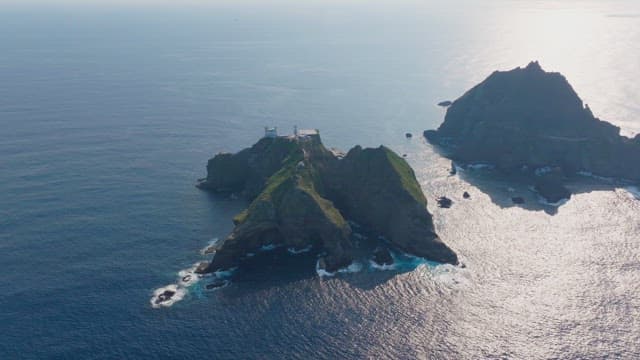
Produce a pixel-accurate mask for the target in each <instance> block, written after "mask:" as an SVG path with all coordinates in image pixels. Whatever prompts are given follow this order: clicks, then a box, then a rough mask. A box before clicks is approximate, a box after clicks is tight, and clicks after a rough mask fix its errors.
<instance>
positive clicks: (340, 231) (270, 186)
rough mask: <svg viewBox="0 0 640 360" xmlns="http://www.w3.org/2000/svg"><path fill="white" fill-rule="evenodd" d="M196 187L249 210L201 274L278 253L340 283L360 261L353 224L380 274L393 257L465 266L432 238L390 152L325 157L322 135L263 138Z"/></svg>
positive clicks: (213, 167)
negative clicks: (341, 274) (340, 274)
mask: <svg viewBox="0 0 640 360" xmlns="http://www.w3.org/2000/svg"><path fill="white" fill-rule="evenodd" d="M198 187H200V188H201V189H205V190H209V191H213V192H217V193H233V194H238V195H240V196H242V197H244V198H246V199H248V200H249V201H250V205H249V206H248V208H247V209H245V210H244V211H242V212H241V213H240V214H238V215H237V216H236V217H235V218H234V219H233V222H234V223H235V228H234V230H233V231H232V233H231V234H230V235H229V236H228V237H227V238H226V239H224V240H223V241H221V242H219V243H216V244H215V246H213V247H212V248H210V249H209V250H208V252H209V253H213V254H214V256H213V259H212V260H211V262H210V263H209V264H208V265H207V266H201V267H199V268H198V269H197V272H199V273H209V272H216V271H219V270H224V269H230V268H233V267H236V266H238V265H240V263H241V262H242V260H243V258H245V257H246V256H248V254H254V253H256V252H258V251H260V250H261V249H262V250H265V249H271V248H274V247H280V246H285V247H287V248H288V249H289V252H290V253H292V254H295V253H298V252H306V251H313V252H315V253H316V254H317V255H318V261H317V266H318V269H319V271H320V270H321V271H323V272H328V273H333V272H335V271H337V270H338V269H341V268H344V267H347V266H349V265H350V264H351V263H352V261H353V260H354V258H355V257H356V256H359V254H361V253H362V251H363V246H362V244H361V243H362V241H363V240H362V238H363V237H362V236H356V235H358V234H355V233H354V231H353V227H354V226H356V224H357V226H358V227H361V228H362V229H363V232H366V233H368V234H371V235H372V236H368V237H367V238H368V239H370V240H369V241H373V242H374V243H372V244H368V247H367V246H364V248H365V249H370V253H369V255H368V256H369V259H371V260H372V261H374V262H376V263H378V264H379V265H384V266H386V265H389V264H390V263H392V261H393V260H392V257H391V255H390V253H389V250H394V251H400V252H403V253H408V254H411V255H414V256H418V257H422V258H425V259H427V260H431V261H436V262H441V263H450V264H457V263H458V257H457V255H456V253H455V252H454V251H453V250H451V249H450V248H449V247H448V246H447V245H445V244H444V243H443V242H442V241H441V240H440V239H439V238H438V235H437V234H436V233H435V231H434V226H433V221H432V217H431V214H429V212H428V211H427V208H426V206H427V200H426V199H425V197H424V195H423V193H422V190H421V189H420V185H419V184H418V182H417V181H416V178H415V174H414V172H413V170H412V169H411V167H410V166H409V164H407V162H406V161H405V160H404V159H403V158H401V157H400V156H398V155H397V154H396V153H394V152H393V151H391V150H390V149H388V148H387V147H384V146H380V147H378V148H367V149H363V148H362V147H360V146H356V147H354V148H352V149H351V150H350V151H349V152H348V153H347V154H346V155H345V154H341V153H338V152H335V151H330V150H328V149H327V148H325V147H324V145H323V144H322V141H321V140H320V135H319V132H318V131H317V130H298V129H295V130H294V134H293V135H288V136H279V135H278V134H277V131H276V129H275V128H271V129H265V136H264V137H263V138H262V139H260V140H259V141H258V142H257V143H256V144H254V145H253V146H252V147H250V148H247V149H244V150H242V151H240V152H238V153H235V154H228V153H221V154H218V155H216V156H215V157H214V158H212V159H211V160H209V162H208V164H207V177H206V178H204V179H201V180H199V183H198ZM357 254H358V255H357Z"/></svg>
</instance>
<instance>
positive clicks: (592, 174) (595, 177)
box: [577, 171, 615, 182]
mask: <svg viewBox="0 0 640 360" xmlns="http://www.w3.org/2000/svg"><path fill="white" fill-rule="evenodd" d="M577 174H578V175H580V176H585V177H590V178H592V179H596V180H600V181H605V182H614V181H615V179H614V178H610V177H605V176H599V175H595V174H594V173H592V172H590V171H578V172H577Z"/></svg>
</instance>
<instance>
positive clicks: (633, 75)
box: [0, 1, 640, 359]
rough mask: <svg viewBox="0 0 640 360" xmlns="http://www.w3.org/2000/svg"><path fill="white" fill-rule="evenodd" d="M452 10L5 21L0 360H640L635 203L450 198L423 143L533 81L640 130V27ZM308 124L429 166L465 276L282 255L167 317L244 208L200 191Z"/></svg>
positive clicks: (438, 214)
mask: <svg viewBox="0 0 640 360" xmlns="http://www.w3.org/2000/svg"><path fill="white" fill-rule="evenodd" d="M447 4H448V5H447V6H446V7H445V6H443V5H425V4H418V3H411V2H405V3H402V4H398V3H396V4H390V3H381V2H346V3H342V4H339V3H324V4H322V3H320V2H317V3H305V4H304V5H301V4H299V3H298V2H296V4H294V3H293V2H292V3H278V4H272V5H271V6H266V5H258V4H253V3H245V2H241V3H238V4H231V3H224V4H220V5H212V6H209V7H189V6H187V7H184V8H174V9H169V8H163V7H157V8H133V7H131V8H118V7H88V6H87V7H66V8H63V7H51V8H39V9H37V10H36V9H35V8H25V7H6V8H5V9H4V10H5V11H3V12H1V13H0V48H1V49H2V51H0V84H1V85H0V129H1V130H0V155H1V156H0V189H1V190H2V191H0V264H2V271H3V274H2V276H1V277H0V286H1V287H2V289H3V290H2V292H3V294H2V296H1V297H0V323H1V324H2V326H1V327H0V329H1V330H0V334H1V336H0V354H2V356H0V357H1V358H6V359H14V358H34V359H35V358H69V359H71V358H81V359H90V358H96V359H113V358H117V359H121V358H200V357H206V358H265V357H274V358H310V357H312V358H363V357H364V358H367V357H368V358H414V357H415V358H443V359H445V358H450V359H477V358H518V359H544V358H562V359H585V358H626V359H635V358H639V357H640V297H638V294H639V293H640V236H639V234H640V217H639V216H638V215H640V203H639V202H638V200H637V199H636V198H634V196H633V195H632V194H631V193H630V192H629V191H627V190H625V189H624V188H623V187H616V186H611V185H607V184H592V183H589V182H587V180H585V182H584V183H583V182H576V183H575V184H571V187H572V188H573V189H574V190H575V191H576V193H577V194H576V195H575V196H574V197H572V199H571V200H570V201H569V202H568V203H566V204H564V205H563V206H561V207H560V208H558V209H553V208H548V207H543V206H542V205H539V204H538V203H537V200H536V198H535V196H534V194H532V193H531V192H530V191H529V190H528V188H527V185H526V184H519V183H517V182H513V181H508V180H499V179H497V178H496V177H495V174H493V173H492V172H491V171H490V170H476V171H473V170H467V171H462V172H460V173H459V174H458V176H453V177H452V176H449V174H448V168H449V161H448V160H446V159H444V158H442V157H441V156H439V155H438V154H436V153H435V152H434V150H433V148H432V147H431V146H429V145H427V144H425V143H424V141H423V140H422V138H421V136H419V134H420V133H421V132H422V130H424V129H428V128H435V127H437V126H438V125H439V123H440V122H441V121H442V117H443V111H442V109H440V108H438V107H437V106H435V103H437V102H438V101H440V100H445V99H453V98H455V97H457V96H459V95H461V94H462V93H463V92H464V91H465V90H466V89H468V88H469V87H470V86H472V85H474V84H475V83H477V82H479V81H481V80H482V79H483V78H484V77H486V76H487V75H488V74H490V73H491V71H493V70H495V69H509V68H513V67H516V66H519V65H525V64H526V63H527V62H528V61H530V60H534V59H537V60H539V61H540V62H541V64H542V66H543V67H544V68H545V69H547V70H554V71H561V72H562V73H564V74H565V75H566V76H567V77H568V79H569V80H570V82H571V83H572V84H573V86H574V88H575V89H576V90H577V91H578V93H579V94H580V95H581V96H582V98H583V99H584V100H585V102H587V103H589V105H590V107H591V109H592V110H593V111H594V113H595V114H596V115H598V116H600V117H601V118H603V119H606V120H608V121H611V122H613V123H615V124H617V125H619V126H621V128H622V130H623V133H625V134H635V133H637V132H638V131H640V121H639V120H638V117H639V116H640V107H639V105H638V104H640V102H639V101H638V100H639V99H638V94H640V82H638V81H637V79H638V78H639V77H640V53H639V51H640V50H639V48H638V46H637V44H639V43H640V5H638V2H636V1H607V2H599V1H598V2H597V1H563V2H552V1H535V2H529V1H526V2H525V1H483V2H480V1H478V2H471V1H466V2H465V1H454V2H449V3H447ZM294 124H297V125H299V126H300V127H314V128H320V129H321V132H322V136H323V139H324V142H325V143H326V144H327V145H329V146H336V147H340V148H343V149H348V148H349V147H351V146H353V145H355V144H361V145H366V146H377V145H379V144H386V145H388V146H390V147H392V148H393V149H395V150H396V151H398V152H399V153H402V154H407V159H408V161H409V162H410V163H411V165H412V166H413V167H414V169H415V170H416V174H417V177H418V179H419V181H420V183H421V184H422V186H423V189H424V192H425V194H426V196H427V198H428V199H429V201H430V203H429V209H430V211H431V212H432V213H433V214H434V219H435V223H436V226H437V231H438V233H439V234H440V236H441V238H442V239H444V241H446V242H447V243H448V244H449V245H450V246H451V247H452V248H453V249H455V250H456V251H457V252H458V254H459V255H460V257H461V259H462V261H463V262H464V263H465V265H466V268H464V269H460V268H451V267H447V266H436V267H433V266H427V265H420V266H418V267H417V268H415V269H414V270H412V271H403V272H398V271H395V272H394V271H372V270H370V269H369V268H368V267H366V266H365V267H363V270H362V271H360V272H358V273H346V274H340V275H338V276H336V277H335V278H331V279H319V278H318V277H317V276H316V275H315V272H314V269H313V259H312V258H305V256H304V255H301V256H300V257H296V258H289V257H284V256H280V255H278V256H279V260H280V262H279V263H278V262H275V263H274V262H271V263H269V262H263V263H261V262H257V263H254V264H253V265H251V266H249V268H248V269H247V271H245V272H243V273H241V274H238V278H237V279H236V280H235V281H234V283H233V284H232V285H230V286H228V287H226V288H224V289H222V290H219V291H213V292H211V291H205V290H203V286H202V285H203V284H202V282H201V283H198V284H196V285H193V286H192V287H190V288H189V289H188V291H187V292H186V294H185V297H184V299H183V300H182V301H180V302H177V303H176V304H175V305H173V306H172V307H169V308H161V309H154V308H152V307H151V305H150V304H149V299H150V298H151V296H152V293H153V291H154V290H155V289H157V288H159V287H162V286H165V285H168V284H171V283H175V282H176V279H177V276H178V272H179V271H180V270H182V269H185V268H188V267H190V266H192V265H193V264H194V263H195V262H197V261H199V260H201V259H203V256H202V255H201V254H200V249H202V248H203V247H204V246H205V245H206V244H207V243H208V242H209V241H210V240H211V239H212V238H216V237H224V236H225V235H226V234H228V232H229V231H230V230H231V228H232V223H231V218H232V216H233V215H234V214H236V213H237V212H239V211H240V210H241V209H242V208H243V207H244V206H245V203H244V202H243V201H241V200H232V199H228V198H224V197H214V196H211V195H209V194H206V193H203V192H200V191H198V190H197V189H196V188H195V187H193V184H194V181H195V179H197V178H199V177H202V176H203V175H204V173H205V169H204V166H205V163H206V160H207V159H208V158H209V157H210V156H211V155H212V154H214V153H215V152H217V151H220V150H228V151H236V150H238V149H240V148H242V147H245V146H248V145H250V144H252V143H253V142H254V141H255V140H256V139H257V138H258V137H259V136H260V135H261V131H262V130H261V129H262V127H263V126H265V125H276V126H279V127H280V129H281V130H283V129H289V128H290V127H292V126H293V125H294ZM407 131H410V132H413V133H414V134H415V135H416V136H414V137H413V139H412V140H406V139H405V138H404V133H405V132H407ZM463 191H469V192H470V194H471V199H470V200H464V199H462V193H463ZM440 195H447V196H449V197H451V198H452V199H453V200H454V205H453V207H452V208H450V209H440V208H437V207H435V206H434V204H435V202H434V201H433V200H434V199H435V197H437V196H440ZM512 196H523V197H524V198H525V199H526V204H525V205H524V207H519V206H514V205H513V204H512V203H511V201H510V198H511V197H512ZM283 263H285V265H282V264H283ZM278 264H280V265H278Z"/></svg>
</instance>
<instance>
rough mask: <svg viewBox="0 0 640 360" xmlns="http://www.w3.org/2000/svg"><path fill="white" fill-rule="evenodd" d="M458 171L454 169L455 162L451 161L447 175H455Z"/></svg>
mask: <svg viewBox="0 0 640 360" xmlns="http://www.w3.org/2000/svg"><path fill="white" fill-rule="evenodd" d="M457 173H458V169H456V164H455V163H454V162H453V161H452V162H451V169H450V170H449V175H455V174H457Z"/></svg>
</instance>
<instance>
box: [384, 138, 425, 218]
mask: <svg viewBox="0 0 640 360" xmlns="http://www.w3.org/2000/svg"><path fill="white" fill-rule="evenodd" d="M382 149H383V150H384V152H385V154H386V155H387V159H389V162H390V163H391V165H392V166H393V168H394V170H395V171H396V173H397V174H398V176H400V181H401V183H402V187H404V189H405V190H406V191H407V192H408V193H409V194H411V196H412V197H413V198H414V199H415V200H416V201H418V202H419V203H421V204H423V205H425V206H426V205H427V199H426V198H425V197H424V194H423V193H422V189H421V188H420V184H418V180H416V175H415V173H414V172H413V169H411V166H409V164H408V163H407V162H406V161H405V160H404V159H403V158H401V157H400V156H398V154H396V153H395V152H393V151H392V150H391V149H389V148H387V147H385V146H382Z"/></svg>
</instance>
